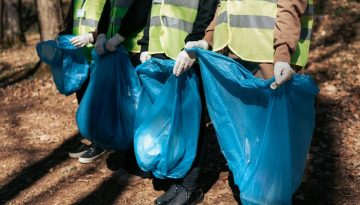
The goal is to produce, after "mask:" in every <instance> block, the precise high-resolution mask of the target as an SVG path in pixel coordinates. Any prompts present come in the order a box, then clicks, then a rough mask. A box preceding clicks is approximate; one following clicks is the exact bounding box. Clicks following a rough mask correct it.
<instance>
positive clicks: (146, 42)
mask: <svg viewBox="0 0 360 205" xmlns="http://www.w3.org/2000/svg"><path fill="white" fill-rule="evenodd" d="M150 19H151V12H149V14H148V18H147V23H146V25H145V28H144V35H143V37H142V39H140V40H139V41H138V44H139V45H140V46H141V52H145V51H148V50H149V30H150Z"/></svg>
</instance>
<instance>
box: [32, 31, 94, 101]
mask: <svg viewBox="0 0 360 205" xmlns="http://www.w3.org/2000/svg"><path fill="white" fill-rule="evenodd" d="M73 37H74V36H72V35H63V36H60V37H58V38H57V39H56V40H49V41H43V42H40V43H38V44H37V46H36V51H37V53H38V55H39V58H40V60H41V61H43V62H44V63H46V64H48V65H50V67H51V73H52V76H53V79H54V82H55V85H56V88H57V89H58V91H59V92H60V93H61V94H64V95H66V96H67V95H71V94H72V93H74V92H75V91H77V90H79V89H80V88H81V86H82V85H83V83H84V82H85V81H86V79H87V78H88V75H89V63H88V59H87V58H86V56H85V55H84V52H83V49H82V48H77V47H75V46H74V45H72V43H71V42H70V40H71V39H72V38H73Z"/></svg>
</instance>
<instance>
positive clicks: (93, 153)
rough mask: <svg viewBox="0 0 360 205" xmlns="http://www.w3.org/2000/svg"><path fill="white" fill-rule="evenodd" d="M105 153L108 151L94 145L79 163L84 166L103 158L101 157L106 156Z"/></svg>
mask: <svg viewBox="0 0 360 205" xmlns="http://www.w3.org/2000/svg"><path fill="white" fill-rule="evenodd" d="M105 152H106V150H104V149H101V148H99V147H96V146H94V145H93V146H91V147H90V149H88V150H87V151H86V152H85V153H84V154H82V155H81V156H80V157H79V162H80V163H83V164H87V163H91V162H93V161H95V160H96V159H97V158H99V157H101V155H103V154H105Z"/></svg>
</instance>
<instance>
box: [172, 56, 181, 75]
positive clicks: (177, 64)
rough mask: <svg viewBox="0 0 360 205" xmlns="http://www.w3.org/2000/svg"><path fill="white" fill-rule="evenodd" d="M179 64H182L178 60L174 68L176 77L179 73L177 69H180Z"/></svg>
mask: <svg viewBox="0 0 360 205" xmlns="http://www.w3.org/2000/svg"><path fill="white" fill-rule="evenodd" d="M179 64H180V62H179V60H178V59H176V62H175V65H174V68H173V74H174V75H176V73H177V69H178V67H179Z"/></svg>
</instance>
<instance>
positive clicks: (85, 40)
mask: <svg viewBox="0 0 360 205" xmlns="http://www.w3.org/2000/svg"><path fill="white" fill-rule="evenodd" d="M70 42H71V43H72V44H73V45H74V46H76V47H78V48H82V47H85V46H87V45H88V44H89V43H93V42H94V37H93V35H92V33H86V34H83V35H79V36H75V37H74V38H72V39H71V40H70Z"/></svg>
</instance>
